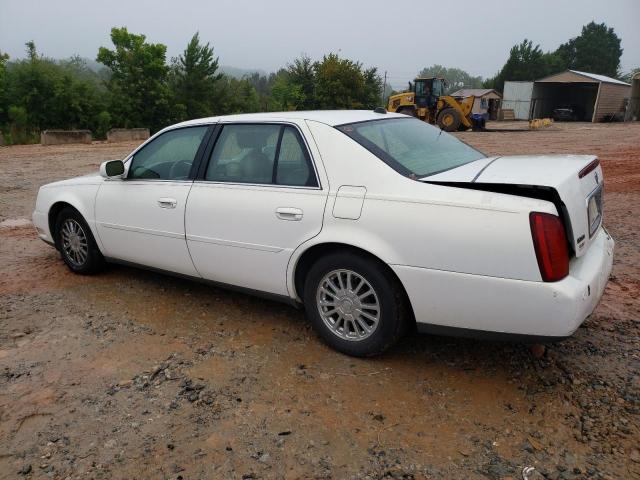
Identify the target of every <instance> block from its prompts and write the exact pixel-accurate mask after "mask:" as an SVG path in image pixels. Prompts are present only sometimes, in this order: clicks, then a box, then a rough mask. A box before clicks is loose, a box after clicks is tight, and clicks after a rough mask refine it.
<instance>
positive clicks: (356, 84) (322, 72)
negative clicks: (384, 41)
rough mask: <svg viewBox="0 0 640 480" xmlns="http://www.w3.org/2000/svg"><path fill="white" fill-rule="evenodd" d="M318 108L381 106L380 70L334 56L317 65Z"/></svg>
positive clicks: (316, 95) (315, 69)
mask: <svg viewBox="0 0 640 480" xmlns="http://www.w3.org/2000/svg"><path fill="white" fill-rule="evenodd" d="M313 70H314V77H315V103H316V107H317V108H321V109H330V108H346V109H352V108H372V107H373V106H375V105H377V104H379V103H380V101H379V98H380V93H381V90H382V81H381V79H380V76H379V75H378V74H377V70H376V69H375V68H374V69H369V70H367V71H363V70H362V64H360V63H359V62H354V61H353V60H349V59H346V58H340V57H339V56H338V55H337V54H335V53H330V54H329V55H325V56H324V57H323V58H322V61H319V62H315V63H314V64H313Z"/></svg>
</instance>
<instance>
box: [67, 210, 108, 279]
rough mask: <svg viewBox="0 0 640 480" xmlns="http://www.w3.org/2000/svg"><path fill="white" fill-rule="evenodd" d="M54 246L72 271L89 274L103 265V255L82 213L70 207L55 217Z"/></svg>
mask: <svg viewBox="0 0 640 480" xmlns="http://www.w3.org/2000/svg"><path fill="white" fill-rule="evenodd" d="M55 232H56V247H57V248H58V250H60V254H61V255H62V260H64V263H66V264H67V267H69V268H70V269H71V270H72V271H73V272H75V273H81V274H90V273H94V272H97V271H98V270H100V269H101V268H102V267H103V266H104V257H103V256H102V253H100V249H99V248H98V245H97V244H96V241H95V240H94V238H93V235H92V234H91V230H90V229H89V226H88V225H87V222H85V221H84V218H82V215H80V213H79V212H78V211H77V210H75V209H74V208H71V207H66V208H64V209H63V210H62V211H61V212H60V213H59V214H58V217H57V218H56V225H55Z"/></svg>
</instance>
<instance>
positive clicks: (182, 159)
mask: <svg viewBox="0 0 640 480" xmlns="http://www.w3.org/2000/svg"><path fill="white" fill-rule="evenodd" d="M209 128H210V127H209V126H207V125H199V126H193V127H185V128H177V129H173V130H169V131H166V132H164V133H162V134H160V135H159V136H157V137H155V138H154V139H152V140H151V141H150V142H149V143H147V144H146V145H144V146H143V147H142V148H141V149H139V150H138V151H136V152H135V153H134V154H133V156H132V158H131V159H130V160H129V162H128V171H127V176H126V178H125V179H107V180H105V181H104V183H103V184H102V185H101V186H100V189H99V190H98V194H97V196H96V203H95V218H96V224H97V231H98V235H99V237H100V240H101V242H102V245H103V249H104V254H105V256H107V257H111V258H114V259H118V260H123V261H127V262H132V263H136V264H140V265H145V266H149V267H154V268H159V269H162V270H167V271H171V272H176V273H181V274H185V275H193V276H197V275H198V273H197V271H196V269H195V268H194V266H193V262H192V261H191V257H190V256H189V251H188V249H187V244H186V239H185V231H184V212H185V207H186V204H187V197H188V196H189V191H190V190H191V186H192V185H193V174H192V173H191V172H192V170H193V171H195V170H196V169H197V168H196V167H195V166H194V165H193V164H194V162H195V161H196V160H197V159H198V153H199V152H200V153H201V146H202V145H203V144H204V143H205V142H204V139H205V137H207V132H208V131H209ZM203 149H204V146H202V150H203Z"/></svg>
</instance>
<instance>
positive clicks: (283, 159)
mask: <svg viewBox="0 0 640 480" xmlns="http://www.w3.org/2000/svg"><path fill="white" fill-rule="evenodd" d="M205 180H209V181H214V182H229V183H251V184H263V185H287V186H306V187H315V186H317V185H318V182H317V180H316V176H315V172H314V170H313V167H312V165H311V159H310V157H309V153H308V151H307V149H306V147H305V145H304V143H303V141H302V138H301V136H300V134H299V133H298V131H297V130H296V129H295V128H293V127H291V126H288V125H277V124H237V125H225V126H224V127H223V128H222V132H221V133H220V136H219V137H218V140H217V141H216V144H215V146H214V148H213V152H212V153H211V159H210V161H209V165H208V168H207V171H206V174H205Z"/></svg>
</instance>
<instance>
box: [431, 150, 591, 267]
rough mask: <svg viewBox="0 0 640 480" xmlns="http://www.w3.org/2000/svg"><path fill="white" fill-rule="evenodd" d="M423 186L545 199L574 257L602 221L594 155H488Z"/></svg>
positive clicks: (437, 175)
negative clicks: (554, 210) (556, 215)
mask: <svg viewBox="0 0 640 480" xmlns="http://www.w3.org/2000/svg"><path fill="white" fill-rule="evenodd" d="M421 180H422V181H424V182H428V183H435V184H446V185H450V186H459V187H461V188H473V189H478V190H488V191H496V192H498V193H510V194H515V195H520V196H531V197H534V198H544V199H547V200H550V201H552V202H553V203H554V204H556V208H557V209H558V213H559V214H560V216H561V217H562V219H563V221H564V222H565V228H566V231H567V238H568V240H569V243H570V246H571V247H572V250H573V251H574V252H575V255H576V256H577V257H579V256H581V255H582V254H584V253H585V252H586V251H587V249H588V246H589V244H590V243H591V240H592V238H593V236H594V235H595V233H596V232H597V230H598V228H599V227H600V225H601V223H602V188H603V185H604V182H603V176H602V168H601V166H600V165H599V162H598V161H597V157H595V156H593V155H514V156H504V157H492V158H489V159H482V160H479V161H476V162H472V163H470V164H466V165H463V166H461V167H458V168H454V169H452V170H448V171H446V172H442V173H439V174H436V175H431V176H429V177H425V178H423V179H421Z"/></svg>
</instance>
